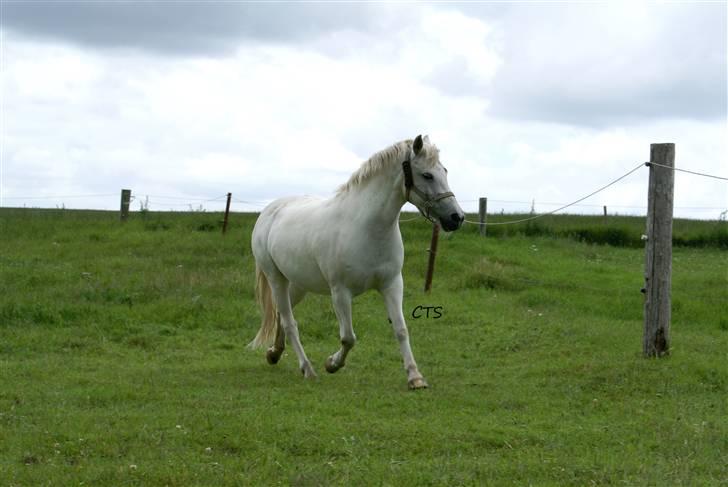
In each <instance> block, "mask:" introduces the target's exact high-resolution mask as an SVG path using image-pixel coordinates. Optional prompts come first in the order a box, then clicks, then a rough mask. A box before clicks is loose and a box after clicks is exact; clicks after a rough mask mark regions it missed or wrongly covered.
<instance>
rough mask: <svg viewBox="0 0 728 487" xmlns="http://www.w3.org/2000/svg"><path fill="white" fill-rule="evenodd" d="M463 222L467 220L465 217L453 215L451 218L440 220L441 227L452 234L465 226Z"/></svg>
mask: <svg viewBox="0 0 728 487" xmlns="http://www.w3.org/2000/svg"><path fill="white" fill-rule="evenodd" d="M463 220H465V215H461V214H460V213H453V214H452V215H450V218H440V225H441V226H442V228H443V230H445V231H446V232H452V231H454V230H457V229H458V228H460V226H461V225H462V224H463Z"/></svg>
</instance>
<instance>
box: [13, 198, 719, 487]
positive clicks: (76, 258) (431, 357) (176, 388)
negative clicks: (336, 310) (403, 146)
mask: <svg viewBox="0 0 728 487" xmlns="http://www.w3.org/2000/svg"><path fill="white" fill-rule="evenodd" d="M508 217H509V216H508V215H506V216H504V217H502V218H503V219H507V218H508ZM117 218H118V216H117V214H115V213H106V212H91V211H55V210H10V209H2V210H0V485H12V486H16V485H17V486H36V485H104V486H105V485H178V486H190V485H210V486H217V485H294V486H318V485H392V486H402V485H413V486H426V485H443V486H453V485H519V486H522V485H579V486H584V485H655V486H666V485H728V467H727V465H728V391H727V389H728V306H727V305H726V303H727V302H728V250H726V247H728V246H726V245H725V241H724V240H721V239H723V238H724V237H722V236H721V235H723V236H724V235H725V234H726V227H725V225H726V224H725V222H694V221H693V222H691V221H676V222H675V235H676V239H678V240H676V244H677V245H676V247H675V249H674V263H673V319H672V332H671V333H672V336H671V338H672V353H671V355H670V356H669V357H666V358H663V359H659V360H656V359H645V358H643V357H642V356H641V337H642V306H643V298H642V295H641V293H640V288H641V287H642V284H643V277H642V276H643V266H644V251H643V249H642V248H640V247H639V244H636V243H635V242H634V239H635V238H636V239H637V240H638V239H639V235H640V233H641V232H642V231H643V228H644V222H643V219H639V218H632V219H630V218H621V219H620V218H611V219H610V221H609V222H608V223H606V224H604V223H603V222H602V221H601V218H600V217H569V216H564V217H549V218H544V219H542V220H538V225H535V224H532V225H530V226H527V225H522V226H519V227H508V228H507V229H506V227H501V228H502V229H501V230H495V229H496V228H497V227H491V228H492V229H493V231H492V233H491V235H490V236H489V237H488V238H486V239H482V238H479V236H478V235H477V228H475V227H472V226H469V227H466V228H465V229H463V230H461V231H459V232H456V233H454V234H451V235H443V237H442V238H441V240H440V251H439V254H438V260H437V267H436V271H435V280H434V286H433V291H432V293H431V294H429V295H425V294H424V293H423V292H422V287H423V281H424V273H425V267H426V261H427V254H426V252H425V250H426V248H427V246H428V245H429V235H430V227H429V225H428V224H427V223H426V222H424V221H415V222H408V223H403V224H402V228H403V234H404V239H405V245H406V260H405V269H404V273H405V286H406V289H405V315H406V316H409V315H410V314H411V312H412V310H413V309H414V308H415V307H416V306H418V305H421V306H442V317H441V318H439V319H434V317H430V318H429V319H428V318H426V317H423V318H420V319H412V318H411V316H410V318H409V320H408V325H409V329H410V335H411V339H412V344H413V350H414V353H415V357H416V358H417V360H418V363H419V366H420V370H421V371H422V373H423V374H424V375H425V377H426V378H427V380H428V382H429V383H430V386H431V387H430V389H427V390H424V391H415V392H412V391H408V390H407V383H406V375H405V373H404V371H403V369H402V364H401V358H400V355H399V350H398V347H397V344H396V341H395V339H394V337H393V334H392V331H391V329H390V326H389V324H388V323H387V319H386V314H385V312H384V307H383V305H382V303H381V300H380V298H379V296H378V295H377V294H376V293H369V294H365V295H363V296H361V297H359V298H357V300H355V303H354V328H355V331H356V333H357V335H358V338H359V340H358V342H357V345H356V347H355V348H354V350H353V351H352V352H351V354H350V356H349V359H348V360H347V365H346V367H344V368H343V369H342V370H341V371H340V372H338V373H337V374H334V375H329V374H326V372H325V371H324V370H323V362H324V360H325V358H326V357H327V356H328V355H329V354H331V353H332V352H334V351H335V350H336V349H337V348H338V341H339V339H338V336H337V334H338V326H337V325H336V323H335V318H334V314H333V311H332V309H331V306H330V304H329V300H328V299H327V298H326V297H323V296H309V297H307V298H306V300H304V302H303V303H302V304H301V305H299V306H298V307H297V308H296V316H297V319H298V321H299V323H300V327H301V336H302V340H303V344H304V346H305V347H306V351H307V353H308V355H309V357H310V358H311V360H312V361H313V363H314V366H315V367H316V369H317V371H318V372H319V379H318V380H317V381H304V380H303V379H302V377H301V375H300V373H299V372H298V368H297V363H296V360H295V356H293V355H292V354H291V352H289V351H287V352H286V354H285V355H284V357H283V358H282V360H281V362H280V363H279V364H278V365H276V366H274V367H271V366H269V365H268V364H267V363H266V361H265V358H264V355H263V352H262V351H250V350H248V349H246V348H245V345H246V344H247V343H248V342H249V341H250V340H251V339H252V337H253V336H254V335H255V332H256V331H257V328H258V324H259V315H258V311H257V309H256V306H255V303H254V299H253V284H254V279H253V270H254V263H253V260H252V256H251V253H250V244H249V238H250V233H251V230H252V226H253V224H254V219H255V217H254V215H243V214H235V215H233V216H232V221H231V225H230V228H229V231H228V235H226V236H225V237H222V236H221V235H220V232H219V226H220V225H219V220H220V219H221V215H220V214H215V213H185V214H179V213H177V214H176V213H143V214H139V213H136V214H134V215H133V217H132V219H131V221H129V222H128V223H126V224H124V225H122V224H120V223H119V222H118V221H117ZM471 219H474V217H471ZM610 228H611V229H612V230H609V229H610ZM585 229H586V230H588V229H591V230H589V231H585ZM490 231H491V230H490V229H489V232H490ZM615 232H616V233H615ZM614 235H618V236H619V235H622V237H625V238H626V239H627V240H626V241H623V240H620V238H621V237H620V238H617V239H616V240H615V237H614ZM701 236H702V237H701ZM679 238H684V240H682V241H680V240H679ZM590 242H591V243H590ZM594 242H611V243H612V244H614V245H605V244H600V243H594Z"/></svg>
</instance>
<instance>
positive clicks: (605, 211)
mask: <svg viewBox="0 0 728 487" xmlns="http://www.w3.org/2000/svg"><path fill="white" fill-rule="evenodd" d="M604 223H605V224H606V223H607V205H604Z"/></svg>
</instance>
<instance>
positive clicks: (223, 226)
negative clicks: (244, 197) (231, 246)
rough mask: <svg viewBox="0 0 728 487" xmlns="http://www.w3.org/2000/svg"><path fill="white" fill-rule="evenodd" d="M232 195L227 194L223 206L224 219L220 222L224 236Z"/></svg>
mask: <svg viewBox="0 0 728 487" xmlns="http://www.w3.org/2000/svg"><path fill="white" fill-rule="evenodd" d="M232 195H233V194H232V193H228V194H227V203H226V204H225V218H224V219H223V220H222V234H223V235H225V232H227V224H228V215H229V214H230V198H231V197H232Z"/></svg>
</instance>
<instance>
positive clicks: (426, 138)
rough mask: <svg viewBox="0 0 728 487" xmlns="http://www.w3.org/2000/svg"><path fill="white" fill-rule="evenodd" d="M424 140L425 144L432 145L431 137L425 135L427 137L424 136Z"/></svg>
mask: <svg viewBox="0 0 728 487" xmlns="http://www.w3.org/2000/svg"><path fill="white" fill-rule="evenodd" d="M422 140H423V142H424V143H425V144H429V143H430V136H429V135H425V136H424V138H423V139H422Z"/></svg>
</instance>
